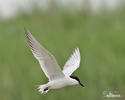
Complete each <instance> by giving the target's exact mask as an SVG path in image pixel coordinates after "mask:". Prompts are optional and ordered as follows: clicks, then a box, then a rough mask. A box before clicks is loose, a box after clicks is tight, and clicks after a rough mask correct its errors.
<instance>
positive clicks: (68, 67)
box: [63, 48, 80, 76]
mask: <svg viewBox="0 0 125 100" xmlns="http://www.w3.org/2000/svg"><path fill="white" fill-rule="evenodd" d="M79 65H80V52H79V49H78V48H75V49H74V51H73V52H72V54H71V56H70V57H69V59H68V61H67V62H66V64H65V65H64V68H63V73H64V74H65V75H66V76H70V75H71V74H72V73H73V72H74V71H75V70H76V69H77V68H78V67H79Z"/></svg>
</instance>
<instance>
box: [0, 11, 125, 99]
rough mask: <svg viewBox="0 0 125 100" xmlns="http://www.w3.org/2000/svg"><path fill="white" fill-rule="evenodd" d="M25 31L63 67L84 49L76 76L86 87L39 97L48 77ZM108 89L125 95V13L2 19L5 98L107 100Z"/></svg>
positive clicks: (0, 66) (1, 88)
mask: <svg viewBox="0 0 125 100" xmlns="http://www.w3.org/2000/svg"><path fill="white" fill-rule="evenodd" d="M24 27H27V28H28V29H29V30H30V32H31V33H32V34H33V35H34V36H35V37H36V39H37V40H38V41H39V42H40V43H41V44H42V45H43V46H44V47H45V48H47V49H48V50H49V51H50V52H52V53H53V55H55V57H56V59H57V61H58V62H59V64H60V66H61V68H63V65H64V63H65V62H66V60H67V59H68V57H69V55H70V54H71V52H72V50H73V49H74V48H75V47H76V46H77V47H79V49H80V52H81V58H82V59H81V65H80V68H79V69H78V70H77V71H76V72H75V73H73V74H74V75H77V76H79V77H80V79H81V81H82V82H83V83H84V84H85V86H86V88H82V87H80V86H71V87H65V88H62V89H57V90H51V91H49V92H48V93H47V94H46V95H41V94H39V93H38V92H37V86H38V85H40V84H44V83H46V82H47V78H46V77H45V75H44V73H43V72H42V70H41V68H40V66H39V63H38V62H37V60H36V59H35V58H34V57H33V55H32V53H31V51H30V49H29V47H28V45H27V43H26V38H25V34H24ZM107 90H111V91H119V92H120V94H121V95H123V96H125V13H124V11H118V12H112V13H111V12H103V13H101V14H97V15H90V14H87V13H83V14H82V13H78V14H68V13H55V12H54V13H48V14H46V15H43V14H40V13H34V14H32V15H22V17H18V18H15V19H11V20H6V21H0V100H106V99H107V98H104V97H103V94H102V93H103V91H107ZM116 99H117V100H124V99H125V98H123V97H122V98H116ZM116 99H115V100H116ZM108 100H112V98H108ZM113 100H114V99H113Z"/></svg>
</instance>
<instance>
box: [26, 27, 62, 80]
mask: <svg viewBox="0 0 125 100" xmlns="http://www.w3.org/2000/svg"><path fill="white" fill-rule="evenodd" d="M25 34H26V38H27V42H28V44H29V46H30V49H31V51H32V53H33V55H34V56H35V58H36V59H37V60H38V61H39V63H40V66H41V68H42V70H43V72H44V73H45V75H46V76H47V77H48V79H49V80H55V79H58V78H61V77H64V74H63V72H62V71H61V68H60V67H59V65H58V63H57V61H56V59H55V57H54V56H53V55H52V54H51V53H49V52H48V51H47V50H46V49H45V48H44V47H43V46H41V45H40V43H39V42H38V41H37V40H36V39H35V38H34V37H33V36H32V35H31V33H30V32H29V31H28V30H27V29H25Z"/></svg>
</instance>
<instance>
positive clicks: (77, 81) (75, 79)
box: [70, 76, 85, 87]
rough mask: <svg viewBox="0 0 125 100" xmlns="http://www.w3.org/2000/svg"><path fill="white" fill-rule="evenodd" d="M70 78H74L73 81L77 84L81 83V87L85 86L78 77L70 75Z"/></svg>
mask: <svg viewBox="0 0 125 100" xmlns="http://www.w3.org/2000/svg"><path fill="white" fill-rule="evenodd" d="M70 78H71V79H73V80H74V83H75V84H79V85H81V86H82V87H85V86H84V85H83V84H82V83H81V82H80V79H79V78H78V77H76V76H70Z"/></svg>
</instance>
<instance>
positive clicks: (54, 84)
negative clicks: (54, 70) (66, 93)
mask: <svg viewBox="0 0 125 100" xmlns="http://www.w3.org/2000/svg"><path fill="white" fill-rule="evenodd" d="M75 84H78V83H77V82H76V81H75V80H73V79H71V78H69V77H64V78H61V79H58V80H54V81H50V82H49V83H48V86H49V87H50V89H56V88H62V87H65V86H69V85H75Z"/></svg>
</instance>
